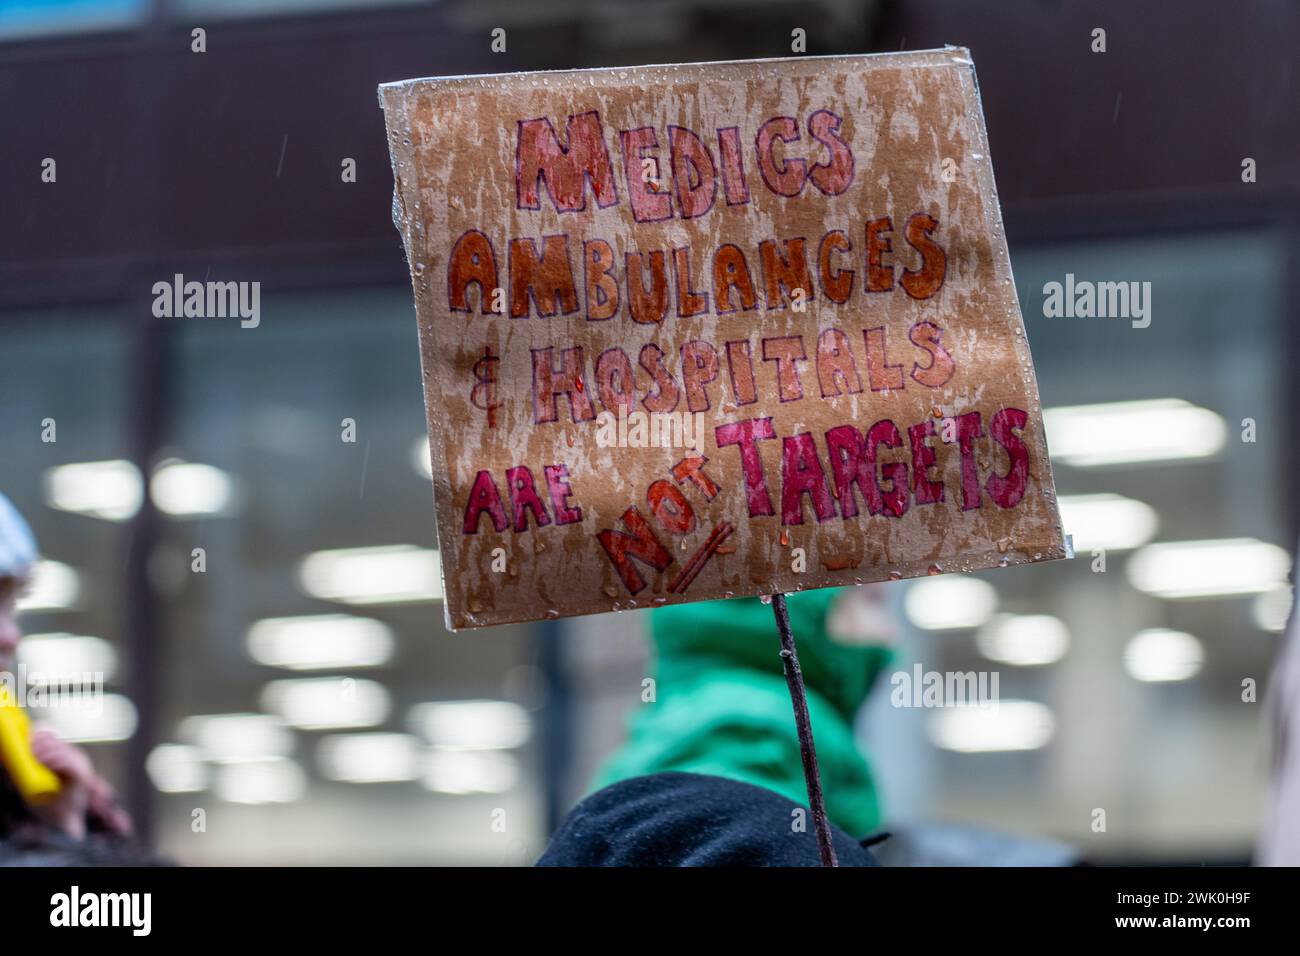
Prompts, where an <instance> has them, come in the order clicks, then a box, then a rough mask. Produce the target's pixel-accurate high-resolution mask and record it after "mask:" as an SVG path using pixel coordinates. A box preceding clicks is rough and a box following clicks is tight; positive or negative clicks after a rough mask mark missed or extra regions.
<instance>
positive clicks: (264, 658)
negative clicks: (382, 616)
mask: <svg viewBox="0 0 1300 956" xmlns="http://www.w3.org/2000/svg"><path fill="white" fill-rule="evenodd" d="M246 643H247V646H248V653H249V654H250V655H251V656H252V658H253V660H255V661H257V662H258V663H259V664H265V665H266V666H267V667H284V668H287V669H289V670H295V671H309V670H326V669H339V668H347V667H378V666H380V665H381V664H387V663H388V661H389V660H390V659H391V658H392V656H393V632H392V630H391V629H390V628H389V627H388V625H387V624H385V623H384V622H383V621H377V620H375V619H374V618H370V617H352V616H351V615H348V614H311V615H303V616H300V617H268V618H265V619H263V620H261V621H257V622H255V623H254V624H253V626H252V627H250V628H249V629H248V637H247V639H246Z"/></svg>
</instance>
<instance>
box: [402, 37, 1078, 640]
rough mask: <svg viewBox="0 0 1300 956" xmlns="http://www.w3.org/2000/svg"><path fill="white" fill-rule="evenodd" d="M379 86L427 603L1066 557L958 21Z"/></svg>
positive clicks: (526, 608) (635, 597)
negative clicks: (932, 31)
mask: <svg viewBox="0 0 1300 956" xmlns="http://www.w3.org/2000/svg"><path fill="white" fill-rule="evenodd" d="M380 94H381V100H382V103H383V106H384V111H385V115H386V120H387V127H388V134H389V141H390V147H391V152H392V157H393V170H394V175H395V179H396V200H395V207H394V215H395V218H396V220H397V225H398V227H399V229H400V231H401V233H402V237H403V239H404V241H405V245H406V251H407V256H408V259H409V261H410V264H411V274H412V281H413V284H414V288H415V301H416V310H417V313H418V319H419V329H420V345H421V354H422V360H423V374H424V391H425V402H426V411H427V416H428V423H429V440H430V452H431V461H432V464H433V475H434V490H435V495H434V496H435V500H436V506H437V520H438V535H439V541H440V548H441V550H442V554H443V569H444V570H443V575H444V587H445V594H446V609H447V620H448V624H449V626H451V627H454V628H461V627H477V626H481V625H487V624H498V623H504V622H509V621H521V620H532V619H539V618H545V617H558V616H565V615H573V614H587V613H593V612H598V611H610V610H616V609H627V608H633V607H648V606H655V605H659V604H667V603H678V602H685V601H698V600H706V599H715V598H724V597H732V596H740V595H752V594H771V593H774V592H778V591H793V590H799V589H802V588H809V587H823V586H829V585H844V584H854V583H858V582H864V581H880V580H886V579H896V578H900V577H910V576H917V575H924V574H934V573H941V572H945V571H956V570H969V569H975V568H986V567H994V566H999V565H1002V566H1005V565H1009V564H1022V563H1025V562H1030V561H1039V560H1047V559H1052V558H1060V557H1064V555H1065V545H1064V541H1063V537H1062V533H1061V526H1060V518H1059V515H1058V512H1057V507H1056V501H1055V493H1054V490H1053V485H1052V473H1051V466H1050V463H1049V461H1048V457H1047V447H1046V444H1045V442H1044V438H1043V429H1042V421H1041V409H1040V406H1039V399H1038V388H1037V383H1036V380H1035V377H1034V369H1033V365H1032V362H1031V359H1030V354H1029V346H1028V343H1027V342H1026V339H1025V335H1024V328H1023V324H1022V320H1021V315H1020V309H1019V305H1018V302H1017V299H1016V292H1015V287H1014V284H1013V283H1012V278H1011V269H1010V265H1009V262H1008V259H1007V249H1006V242H1005V240H1004V238H1003V235H1002V224H1001V212H1000V210H999V208H998V202H997V195H996V191H995V188H994V183H993V172H992V169H991V167H990V164H989V151H988V144H987V141H986V134H985V130H984V123H983V115H982V111H981V108H980V103H979V96H978V92H977V88H976V81H975V72H974V66H973V65H972V63H971V60H970V56H969V54H968V52H967V51H965V50H963V49H958V48H949V49H945V50H939V51H929V52H923V53H905V54H893V55H885V56H846V57H820V58H799V59H788V60H763V61H751V62H737V63H716V64H698V65H686V66H657V67H642V68H636V69H612V70H583V71H574V72H560V73H530V74H512V75H502V76H489V77H454V78H446V79H424V80H411V81H406V82H402V83H392V84H386V85H384V86H382V87H381V88H380Z"/></svg>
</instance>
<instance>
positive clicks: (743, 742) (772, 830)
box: [539, 585, 897, 866]
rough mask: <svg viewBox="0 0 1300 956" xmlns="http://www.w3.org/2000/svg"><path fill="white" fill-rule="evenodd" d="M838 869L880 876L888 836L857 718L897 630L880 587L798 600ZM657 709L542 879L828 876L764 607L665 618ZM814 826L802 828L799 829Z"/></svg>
mask: <svg viewBox="0 0 1300 956" xmlns="http://www.w3.org/2000/svg"><path fill="white" fill-rule="evenodd" d="M786 604H787V607H788V608H789V612H790V622H791V626H792V628H793V630H794V635H795V641H796V644H797V649H798V655H799V664H800V669H801V671H802V673H803V677H804V683H805V686H806V689H807V696H808V714H809V720H810V722H811V724H812V729H813V737H814V741H815V746H816V752H817V763H818V766H819V769H820V771H821V780H822V789H823V791H824V793H825V799H826V812H827V816H828V818H829V819H830V821H831V823H832V824H834V828H833V837H832V838H833V842H834V844H835V849H836V855H837V856H838V857H839V861H840V865H842V866H873V865H876V861H875V859H874V858H873V856H872V854H871V852H870V851H869V850H868V849H867V848H866V845H867V844H869V843H871V842H873V841H870V840H864V838H866V837H867V835H868V834H869V833H871V831H873V830H874V829H875V828H876V827H877V826H879V824H880V806H879V800H878V797H877V793H876V786H875V782H874V780H873V778H872V772H871V767H870V764H869V763H868V761H867V759H866V757H865V756H863V754H862V753H861V751H860V750H859V749H858V747H857V744H856V742H855V740H854V734H853V718H854V715H855V714H856V712H857V710H858V708H859V707H860V706H861V704H862V703H863V701H864V700H865V699H866V697H867V694H868V693H869V691H870V690H871V687H872V685H873V684H874V683H875V681H876V678H877V677H878V675H879V674H880V672H881V671H882V670H883V669H884V668H885V666H886V665H887V664H888V662H889V660H890V658H891V656H892V653H893V652H892V650H891V648H890V646H889V645H891V644H892V643H893V642H894V641H895V640H896V636H897V625H896V623H895V621H894V619H893V617H892V616H891V615H890V614H889V613H888V612H887V610H886V608H885V592H884V590H883V586H880V585H868V586H863V587H860V588H840V589H832V588H824V589H818V590H813V591H801V592H797V593H794V594H790V595H787V596H786ZM650 631H651V637H652V640H653V643H654V647H655V664H654V670H653V673H654V681H655V683H654V685H653V686H654V693H655V697H654V702H653V703H652V704H648V705H647V706H645V707H642V708H640V709H639V710H638V711H637V712H636V713H635V714H634V716H633V717H632V719H631V721H630V724H629V728H628V738H627V741H626V742H625V743H624V744H623V746H622V747H621V748H619V749H618V750H617V751H616V752H615V753H614V754H613V756H612V757H611V758H610V759H609V761H608V762H607V763H606V764H605V766H604V767H603V768H602V770H601V771H600V772H599V773H598V775H597V779H596V784H595V785H596V786H597V787H602V788H603V789H601V790H599V791H598V792H597V793H595V794H593V795H592V796H590V797H588V798H587V799H586V800H584V801H583V802H582V803H581V804H579V805H578V807H577V808H575V809H574V811H573V813H572V814H571V815H570V817H569V819H568V820H566V821H565V823H564V824H563V826H562V827H561V828H560V830H559V831H558V832H557V833H556V835H555V837H554V839H553V840H552V843H551V846H550V847H549V848H548V850H547V852H546V854H545V855H543V857H542V859H541V860H539V865H541V866H585V865H629V866H638V865H642V866H644V865H775V866H784V865H817V863H818V851H817V844H816V837H815V834H814V833H813V825H812V820H811V819H810V816H811V815H810V814H808V812H807V811H806V810H803V813H802V814H801V813H800V809H801V808H803V807H806V804H807V790H806V789H805V782H804V776H803V763H802V760H801V757H800V750H799V737H798V733H797V731H796V728H795V721H794V711H793V705H792V703H791V700H790V691H789V687H788V686H787V684H786V680H785V676H784V668H783V665H782V658H781V656H780V647H781V645H780V641H779V639H778V634H777V629H776V620H775V618H774V616H773V612H772V608H771V605H770V604H766V603H764V602H762V601H761V600H759V599H757V598H740V599H733V600H728V601H710V602H704V603H700V604H686V605H677V606H673V607H665V608H658V609H656V610H654V611H652V612H651V614H650ZM801 824H802V825H801Z"/></svg>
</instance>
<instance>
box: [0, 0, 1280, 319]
mask: <svg viewBox="0 0 1300 956" xmlns="http://www.w3.org/2000/svg"><path fill="white" fill-rule="evenodd" d="M163 9H164V10H165V9H166V8H165V6H164V8H163ZM191 21H192V22H191ZM194 26H203V27H204V28H205V29H206V30H207V52H206V53H203V54H197V53H193V52H191V51H190V30H191V28H192V27H194ZM497 26H500V27H503V28H505V29H506V31H507V38H508V44H507V52H506V53H502V54H494V53H492V52H491V51H490V48H489V45H490V32H491V30H492V29H493V28H494V27H497ZM796 27H801V28H803V29H804V30H806V31H807V37H808V53H809V54H825V53H844V52H872V51H888V50H900V49H923V48H927V47H935V46H941V45H942V44H944V43H954V44H961V45H965V46H968V47H970V48H971V50H972V51H973V53H974V58H975V62H976V65H977V68H978V70H979V76H980V82H981V87H982V91H983V96H984V108H985V112H986V115H987V119H988V126H989V133H990V139H991V143H992V147H993V153H994V163H995V169H996V172H997V178H998V184H999V189H1000V191H1001V196H1002V199H1003V201H1004V203H1005V204H1006V205H1007V207H1008V222H1009V229H1010V231H1011V232H1012V235H1013V238H1014V236H1015V234H1016V232H1017V230H1025V231H1032V230H1033V229H1034V228H1035V226H1036V222H1035V220H1036V219H1037V218H1038V217H1041V216H1048V215H1050V216H1052V217H1062V216H1064V217H1070V216H1077V217H1080V218H1085V219H1086V218H1087V216H1088V215H1089V214H1090V211H1091V212H1094V213H1095V210H1096V208H1097V202H1098V198H1099V197H1102V198H1104V199H1105V201H1106V204H1107V205H1106V208H1107V209H1108V210H1113V209H1114V208H1115V206H1116V205H1117V204H1118V205H1120V206H1122V207H1123V208H1124V210H1125V211H1124V212H1123V213H1122V214H1123V215H1131V216H1135V217H1140V218H1144V219H1148V220H1149V219H1150V218H1151V217H1156V218H1157V220H1159V219H1160V217H1166V218H1169V219H1171V220H1173V219H1177V218H1179V217H1185V216H1187V215H1189V214H1194V213H1195V210H1194V208H1192V207H1194V206H1195V205H1196V204H1198V203H1214V204H1216V205H1217V206H1218V207H1220V208H1222V207H1224V206H1228V207H1231V206H1233V205H1234V204H1240V205H1242V206H1243V207H1245V206H1250V207H1253V208H1258V207H1259V206H1260V205H1264V206H1274V205H1281V204H1284V203H1285V202H1287V197H1289V196H1292V195H1294V194H1295V193H1296V192H1297V191H1298V187H1300V125H1297V124H1296V122H1295V117H1296V116H1297V115H1300V88H1298V87H1297V84H1296V77H1295V75H1294V72H1295V62H1296V42H1297V40H1298V39H1300V4H1294V3H1290V2H1286V0H1250V2H1242V3H1234V4H1230V5H1225V4H1221V3H1213V2H1209V0H1188V2H1182V3H1156V2H1131V0H1129V2H1124V0H1119V2H1109V0H1104V2H1096V3H1089V4H1081V3H1065V2H1054V0H1006V2H998V3H978V4H977V3H969V2H964V0H906V2H903V0H878V2H852V0H849V2H829V3H822V4H818V3H808V4H796V3H762V2H759V3H754V4H751V5H748V7H746V6H745V5H737V4H734V3H723V2H712V3H711V2H705V0H698V2H640V3H627V4H622V3H609V4H595V3H588V2H554V3H539V2H531V3H525V2H519V0H506V2H502V0H478V2H454V3H445V4H435V5H431V6H428V7H419V8H412V7H400V6H399V7H393V8H379V9H366V10H363V11H358V12H347V13H334V14H322V15H317V16H302V17H296V18H284V19H276V20H267V19H255V20H238V21H235V20H226V21H223V20H210V19H204V18H201V17H193V18H186V19H183V20H178V19H169V18H168V17H167V16H164V15H162V14H160V15H159V17H158V18H156V19H155V20H153V21H152V22H151V23H150V24H149V25H147V26H146V27H144V28H143V29H140V30H134V31H127V32H119V33H114V34H104V35H100V36H91V37H83V38H76V39H60V38H51V39H35V40H29V41H21V42H11V43H6V44H0V104H2V105H0V116H2V117H3V124H4V144H5V145H4V148H3V150H0V210H2V211H3V214H4V217H5V228H4V229H3V230H0V309H3V308H5V307H14V306H26V305H37V304H41V305H51V304H58V303H64V302H73V301H78V300H90V301H100V300H112V299H122V298H125V299H127V300H128V301H134V300H136V299H138V300H139V301H140V302H141V303H142V304H143V303H145V302H147V301H148V295H147V293H148V283H146V282H145V279H146V278H149V277H155V276H157V275H158V274H159V271H160V269H162V270H165V269H167V268H170V267H171V266H172V265H175V266H176V267H177V268H181V267H184V268H186V269H187V270H190V271H194V270H199V269H205V268H213V269H216V268H218V267H221V268H228V267H231V266H232V265H234V264H247V265H246V268H245V271H247V269H249V268H251V269H255V270H256V274H257V275H259V276H262V277H263V278H264V281H268V282H271V283H274V282H275V281H276V280H277V277H278V278H279V279H280V280H281V281H292V280H291V277H292V276H294V275H299V276H301V277H302V280H303V281H310V282H313V283H319V282H321V281H342V282H351V281H370V280H375V281H385V282H386V281H394V282H400V281H403V264H402V257H401V251H400V245H399V243H398V239H397V235H396V232H395V231H394V229H393V227H392V224H391V221H390V218H389V206H390V195H391V188H392V182H391V176H390V172H389V165H388V157H387V151H386V148H385V142H384V135H383V120H382V115H381V112H380V110H379V107H378V103H377V99H376V95H375V88H376V86H377V85H378V84H379V83H381V82H384V81H388V80H395V79H403V78H408V77H412V76H422V75H438V74H453V73H466V72H469V73H474V72H501V71H510V70H522V69H561V68H569V67H593V66H608V65H618V64H630V63H637V62H647V61H648V62H662V61H664V60H678V61H691V60H701V59H726V58H746V57H765V56H783V55H789V54H790V31H791V30H792V29H794V28H796ZM1096 27H1101V28H1104V29H1105V30H1106V41H1107V51H1106V52H1105V53H1104V54H1101V53H1093V52H1091V49H1090V47H1091V43H1092V37H1091V33H1092V30H1093V29H1094V28H1096ZM1247 156H1249V157H1252V158H1254V159H1255V160H1256V161H1257V163H1258V176H1259V181H1258V183H1256V184H1254V185H1245V184H1243V183H1242V182H1241V178H1240V173H1241V161H1242V159H1243V158H1244V157H1247ZM44 157H53V158H55V159H56V160H57V162H58V182H57V184H54V185H51V184H44V183H42V182H41V180H40V171H41V165H40V164H41V160H42V159H43V158H44ZM344 157H352V158H354V159H356V161H357V166H358V180H357V182H356V183H355V184H345V183H343V182H341V181H340V176H339V172H340V164H341V162H342V160H343V158H344ZM1153 199H1155V200H1158V202H1156V203H1155V208H1154V209H1153V208H1151V202H1152V200H1153ZM1113 214H1114V213H1112V212H1108V215H1113ZM1147 224H1148V225H1157V226H1158V225H1160V222H1159V221H1157V222H1154V223H1152V222H1148V223H1147ZM164 274H165V271H164Z"/></svg>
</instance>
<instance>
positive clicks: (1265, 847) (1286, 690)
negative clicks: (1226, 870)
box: [1256, 550, 1300, 866]
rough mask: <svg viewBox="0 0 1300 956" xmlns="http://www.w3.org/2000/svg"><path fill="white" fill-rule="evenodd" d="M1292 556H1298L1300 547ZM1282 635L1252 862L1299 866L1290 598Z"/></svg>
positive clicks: (1299, 735) (1298, 678)
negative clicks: (1266, 779) (1265, 786)
mask: <svg viewBox="0 0 1300 956" xmlns="http://www.w3.org/2000/svg"><path fill="white" fill-rule="evenodd" d="M1296 560H1297V561H1300V550H1298V551H1297V553H1296ZM1292 567H1293V568H1294V567H1300V565H1298V564H1292ZM1293 593H1294V592H1293ZM1285 635H1286V637H1285V643H1284V644H1283V646H1282V651H1281V653H1280V654H1278V657H1277V661H1276V663H1275V664H1274V665H1273V679H1272V684H1271V685H1270V687H1269V695H1270V697H1271V705H1270V707H1271V716H1272V721H1273V766H1272V780H1271V782H1270V786H1269V793H1268V806H1267V809H1266V812H1265V822H1264V830H1263V833H1262V834H1261V836H1260V840H1259V846H1258V848H1257V853H1256V862H1258V863H1259V864H1260V865H1261V866H1300V620H1297V617H1296V612H1295V605H1294V599H1293V603H1292V607H1291V613H1290V614H1289V615H1288V618H1287V625H1286V629H1285Z"/></svg>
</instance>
